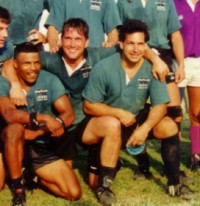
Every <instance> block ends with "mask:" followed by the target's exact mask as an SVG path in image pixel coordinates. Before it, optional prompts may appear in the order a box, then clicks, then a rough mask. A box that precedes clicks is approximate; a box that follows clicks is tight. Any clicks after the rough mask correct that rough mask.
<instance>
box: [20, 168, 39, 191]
mask: <svg viewBox="0 0 200 206" xmlns="http://www.w3.org/2000/svg"><path fill="white" fill-rule="evenodd" d="M23 179H24V183H25V186H26V188H27V189H28V190H33V189H37V188H38V187H39V177H38V176H37V175H36V174H35V173H34V172H33V171H32V170H28V169H24V171H23Z"/></svg>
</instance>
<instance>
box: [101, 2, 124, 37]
mask: <svg viewBox="0 0 200 206" xmlns="http://www.w3.org/2000/svg"><path fill="white" fill-rule="evenodd" d="M105 2H106V3H105V7H104V9H105V11H104V17H103V25H104V31H105V33H107V34H108V33H109V32H111V31H112V30H113V29H114V28H116V27H117V26H119V25H121V24H122V23H121V20H120V17H119V11H118V9H117V5H116V3H115V2H114V0H106V1H105Z"/></svg>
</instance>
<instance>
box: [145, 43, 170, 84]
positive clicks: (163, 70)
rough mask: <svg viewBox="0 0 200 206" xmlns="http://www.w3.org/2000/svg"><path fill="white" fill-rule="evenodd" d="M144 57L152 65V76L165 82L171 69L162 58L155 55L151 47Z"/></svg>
mask: <svg viewBox="0 0 200 206" xmlns="http://www.w3.org/2000/svg"><path fill="white" fill-rule="evenodd" d="M144 57H145V58H146V59H148V60H149V61H150V62H151V63H152V74H153V76H154V78H155V79H159V80H160V81H161V82H163V81H165V77H166V75H167V74H168V73H169V68H168V66H167V64H165V62H164V61H162V60H161V59H160V57H159V56H158V55H157V54H155V53H154V52H153V51H152V50H151V49H150V48H149V47H148V48H147V50H146V52H145V54H144Z"/></svg>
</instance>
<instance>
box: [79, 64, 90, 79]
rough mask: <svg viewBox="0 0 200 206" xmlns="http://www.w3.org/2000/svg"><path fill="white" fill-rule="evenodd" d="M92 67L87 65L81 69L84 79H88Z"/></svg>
mask: <svg viewBox="0 0 200 206" xmlns="http://www.w3.org/2000/svg"><path fill="white" fill-rule="evenodd" d="M91 69H92V67H91V66H85V67H83V68H81V71H82V72H83V73H82V77H83V79H86V78H88V77H89V74H90V71H91Z"/></svg>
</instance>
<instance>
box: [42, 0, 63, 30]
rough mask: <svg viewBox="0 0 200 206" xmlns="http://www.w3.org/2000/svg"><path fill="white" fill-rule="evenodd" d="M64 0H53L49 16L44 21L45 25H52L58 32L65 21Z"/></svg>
mask: <svg viewBox="0 0 200 206" xmlns="http://www.w3.org/2000/svg"><path fill="white" fill-rule="evenodd" d="M65 4H66V0H56V1H54V2H53V5H52V8H51V10H50V12H49V16H48V18H47V20H46V22H45V27H48V26H54V27H55V28H56V29H57V30H58V32H60V31H61V29H62V25H63V22H64V21H65V9H63V8H64V7H65Z"/></svg>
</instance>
